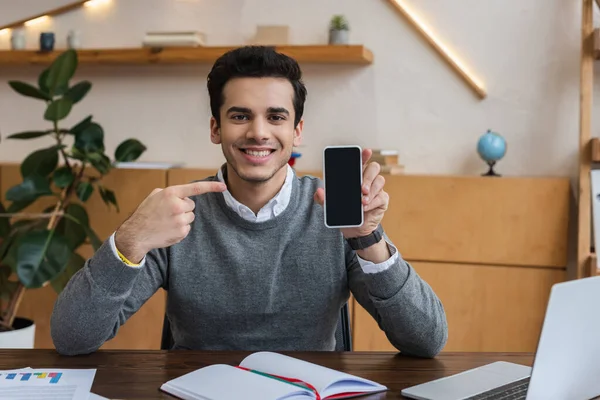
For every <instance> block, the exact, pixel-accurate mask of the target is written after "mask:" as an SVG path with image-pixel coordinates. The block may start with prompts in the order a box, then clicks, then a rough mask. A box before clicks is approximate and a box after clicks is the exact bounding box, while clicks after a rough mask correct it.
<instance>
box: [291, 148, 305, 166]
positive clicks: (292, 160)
mask: <svg viewBox="0 0 600 400" xmlns="http://www.w3.org/2000/svg"><path fill="white" fill-rule="evenodd" d="M300 157H302V154H301V153H298V152H295V151H293V152H292V155H291V157H290V160H289V161H288V164H289V165H290V167H294V165H296V159H298V158H300Z"/></svg>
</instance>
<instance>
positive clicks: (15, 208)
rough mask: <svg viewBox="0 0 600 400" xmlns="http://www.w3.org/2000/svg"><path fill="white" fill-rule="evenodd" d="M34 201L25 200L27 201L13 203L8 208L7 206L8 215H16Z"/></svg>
mask: <svg viewBox="0 0 600 400" xmlns="http://www.w3.org/2000/svg"><path fill="white" fill-rule="evenodd" d="M35 200H36V199H33V200H27V201H14V202H12V204H11V205H10V206H8V210H6V212H8V213H17V212H19V211H21V210H23V209H25V208H27V207H29V206H30V205H31V204H33V202H34V201H35Z"/></svg>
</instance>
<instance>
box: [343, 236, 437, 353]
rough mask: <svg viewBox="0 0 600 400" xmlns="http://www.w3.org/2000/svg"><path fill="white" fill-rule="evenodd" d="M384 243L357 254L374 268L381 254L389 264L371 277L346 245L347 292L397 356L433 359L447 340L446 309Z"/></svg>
mask: <svg viewBox="0 0 600 400" xmlns="http://www.w3.org/2000/svg"><path fill="white" fill-rule="evenodd" d="M386 241H388V242H389V239H387V236H385V235H384V238H383V239H382V240H381V241H380V242H379V243H378V244H375V245H373V246H371V247H372V248H371V247H369V248H367V249H364V250H357V251H358V252H360V254H361V258H363V259H364V260H366V261H371V262H373V263H377V264H380V263H381V262H384V261H383V257H385V255H388V257H387V258H386V260H393V261H392V262H391V265H389V266H388V267H386V268H385V269H382V270H375V271H377V272H372V273H367V272H365V269H363V268H362V267H361V265H360V262H359V259H358V257H357V253H356V252H355V251H354V250H352V249H351V248H350V246H349V245H348V244H346V264H347V265H348V275H349V277H348V279H349V285H350V290H351V291H352V294H353V295H354V297H355V298H356V300H357V301H358V303H359V304H360V305H361V306H362V307H363V308H365V309H366V310H367V311H368V312H369V314H370V315H371V316H372V317H373V318H374V319H375V321H377V324H378V325H379V328H380V329H381V330H382V331H383V332H385V334H386V336H387V338H388V340H389V341H390V342H391V343H392V345H393V346H394V347H396V348H397V349H398V350H399V351H401V352H402V353H404V354H407V355H413V356H418V357H434V356H436V355H437V354H438V353H439V352H440V351H441V350H442V348H443V347H444V346H445V344H446V341H447V339H448V325H447V321H446V314H445V311H444V307H443V306H442V303H441V302H440V300H439V299H438V297H437V296H436V294H435V293H434V292H433V290H432V289H431V287H430V286H429V285H428V284H427V282H425V281H424V280H423V279H421V277H419V275H418V274H417V273H416V271H415V270H414V269H413V268H412V266H410V264H408V263H407V262H406V261H404V260H403V259H402V257H401V256H400V255H399V254H398V253H397V250H396V249H395V248H394V247H393V246H388V245H387V243H386ZM382 246H384V247H383V248H382ZM390 247H391V248H390ZM392 253H394V254H392ZM390 255H391V257H390Z"/></svg>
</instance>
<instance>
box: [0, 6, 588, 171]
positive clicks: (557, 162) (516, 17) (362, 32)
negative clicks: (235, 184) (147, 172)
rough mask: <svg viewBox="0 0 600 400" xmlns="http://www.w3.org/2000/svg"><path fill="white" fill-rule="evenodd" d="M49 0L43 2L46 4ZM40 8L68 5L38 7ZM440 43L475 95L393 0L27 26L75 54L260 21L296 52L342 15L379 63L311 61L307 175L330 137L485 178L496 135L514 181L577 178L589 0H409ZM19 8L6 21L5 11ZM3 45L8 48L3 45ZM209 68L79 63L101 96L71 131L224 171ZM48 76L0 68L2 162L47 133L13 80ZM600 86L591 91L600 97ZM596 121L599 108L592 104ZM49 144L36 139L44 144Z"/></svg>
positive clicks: (414, 163)
mask: <svg viewBox="0 0 600 400" xmlns="http://www.w3.org/2000/svg"><path fill="white" fill-rule="evenodd" d="M30 3H36V2H34V1H31V0H29V1H20V2H19V3H17V2H15V1H13V0H0V10H2V11H0V24H2V23H7V22H10V21H11V20H13V19H16V18H21V17H25V16H27V15H28V14H29V13H30V12H31V11H32V10H31V4H30ZM37 3H42V2H37ZM43 3H44V7H42V9H39V8H38V10H35V12H39V11H43V9H44V8H46V7H48V8H52V7H53V6H54V5H56V4H64V3H66V1H65V0H44V2H43ZM408 3H412V4H414V9H415V11H417V12H418V13H419V14H421V15H422V17H423V19H424V20H426V21H429V23H430V25H431V26H432V28H433V29H434V30H435V31H436V32H438V33H439V36H440V37H442V38H443V39H444V40H445V42H446V44H447V45H448V46H449V47H451V48H453V49H454V50H455V51H456V53H458V54H459V55H461V58H462V59H463V61H464V62H465V63H466V64H467V65H469V66H470V68H471V69H472V70H473V71H474V72H475V73H476V75H477V76H478V77H479V78H480V79H481V80H482V81H483V82H484V83H485V85H486V88H487V90H488V97H487V98H486V99H484V100H480V99H479V98H477V97H476V96H475V95H474V94H473V92H472V91H471V90H470V89H469V88H468V87H467V86H466V85H465V84H464V83H463V81H462V80H460V79H459V78H458V77H457V76H456V74H455V73H454V71H452V70H451V69H450V68H449V67H448V66H447V65H446V64H445V63H444V62H443V61H442V60H441V58H439V57H438V55H437V54H436V53H435V52H434V51H433V50H432V49H431V48H430V47H429V46H428V45H427V44H426V42H425V41H424V40H422V39H421V37H420V36H419V35H418V34H417V33H416V32H415V31H414V30H413V29H412V28H411V26H410V25H409V24H408V23H407V22H406V21H405V20H404V19H402V18H401V17H400V16H399V15H398V14H396V13H395V12H394V10H393V9H392V7H391V6H390V5H389V4H388V3H387V1H386V0H302V1H295V0H294V1H292V0H220V1H214V0H185V1H184V0H113V4H112V5H110V6H109V7H107V8H103V9H99V10H95V11H92V10H90V9H82V10H79V11H75V12H72V13H69V14H65V15H63V16H60V17H57V18H54V19H52V20H51V21H50V22H49V23H47V24H45V25H44V26H41V27H35V28H33V27H32V28H28V32H29V46H30V47H36V46H37V35H38V34H39V31H40V30H41V29H43V30H53V31H55V32H56V33H57V36H58V39H59V42H58V45H59V47H64V46H65V37H66V34H67V32H68V30H69V29H72V28H75V29H79V30H80V31H81V32H82V34H83V38H84V39H83V40H84V45H85V46H86V47H93V48H99V47H121V46H125V47H127V46H137V45H139V43H140V41H141V38H142V36H143V34H144V32H145V31H147V30H159V29H161V30H172V29H177V30H189V29H197V30H200V31H203V32H205V33H206V35H207V42H208V44H209V45H238V44H243V43H245V41H246V40H248V39H249V38H250V37H251V36H252V35H253V33H254V29H255V26H256V25H257V24H287V25H289V26H290V27H291V32H292V33H291V36H292V37H291V40H292V42H293V43H295V44H305V43H324V42H326V40H327V24H328V20H329V18H330V17H331V15H332V14H335V13H344V14H346V15H347V17H348V19H349V21H350V24H351V28H352V32H351V41H352V42H353V43H363V44H365V45H367V46H368V47H369V48H370V49H371V50H372V51H373V53H374V56H375V62H374V64H373V65H371V66H367V67H356V66H315V65H305V66H304V72H305V81H306V84H307V86H308V93H309V94H308V102H307V105H306V114H305V121H306V122H305V140H304V144H305V147H303V148H302V149H301V151H302V152H303V153H304V156H303V158H302V159H300V160H299V164H298V168H301V169H316V168H320V167H321V158H320V157H321V149H322V148H323V146H325V145H327V144H334V143H358V144H361V145H363V146H371V147H385V148H396V149H398V150H400V154H401V159H402V162H403V163H404V164H405V165H406V169H407V172H409V173H442V174H479V173H481V172H482V171H485V166H484V165H483V163H482V162H481V161H480V160H479V159H478V156H477V154H476V151H475V147H476V142H477V139H478V137H479V136H480V135H481V134H482V133H484V132H485V131H486V130H487V129H488V128H490V129H493V130H495V131H497V132H499V133H501V134H502V135H504V136H505V137H506V139H507V141H508V152H507V155H506V158H505V159H504V160H503V161H502V162H501V163H500V165H499V168H498V170H499V171H500V172H501V173H503V174H506V175H567V176H574V175H575V174H576V165H577V146H578V129H579V128H578V120H579V52H580V36H579V34H580V12H581V11H580V4H579V3H580V2H568V1H564V0H527V1H522V0H487V1H480V0H462V1H460V2H456V1H447V0H410V1H408ZM8 9H10V12H8V13H5V12H4V11H5V10H8ZM8 46H9V44H8V37H7V36H4V37H0V47H1V48H8ZM209 68H210V66H209V65H187V66H121V67H114V66H111V67H101V66H85V67H82V68H81V69H80V71H78V74H77V79H90V80H91V81H92V82H93V84H94V87H93V89H92V92H91V93H90V94H89V95H88V97H87V98H86V99H85V100H84V101H83V102H82V103H80V104H78V105H77V106H76V107H75V108H74V110H73V112H72V115H71V116H70V117H69V118H68V120H67V124H71V123H74V122H76V121H77V120H79V119H81V118H83V117H85V116H86V115H87V114H89V113H92V114H94V116H95V118H96V119H97V120H98V121H99V122H100V123H101V124H102V125H103V126H104V128H105V131H106V144H107V147H108V150H109V151H111V152H112V151H113V149H114V147H115V146H116V144H118V143H119V142H120V141H121V140H123V139H125V138H128V137H137V138H140V139H141V140H142V141H143V142H144V143H146V144H147V145H148V148H149V149H148V151H147V153H146V154H145V155H144V157H143V160H146V161H178V162H179V161H182V162H185V163H186V164H187V165H188V166H197V167H214V166H216V165H218V164H219V163H220V162H222V160H223V158H222V155H221V152H220V149H219V148H218V147H216V146H214V145H212V144H211V143H210V141H209V139H208V134H209V132H208V121H209V116H210V113H209V106H208V96H207V94H206V88H205V78H206V75H207V73H208V71H209ZM38 72H39V68H37V67H11V68H7V67H5V66H2V67H1V68H0V135H2V138H3V140H2V142H1V143H0V160H2V161H18V160H20V159H21V158H22V157H23V156H24V155H25V154H27V153H28V152H29V151H31V150H32V148H33V147H32V143H23V142H15V141H7V140H4V137H5V136H6V135H7V134H10V133H13V132H16V131H22V130H32V129H43V128H45V126H46V125H45V123H44V121H43V119H42V114H43V106H42V104H41V103H38V102H36V101H35V100H32V99H25V98H22V97H20V96H19V95H17V94H15V93H14V92H12V91H11V90H10V88H9V87H8V85H7V84H6V81H8V80H9V79H21V80H27V81H35V79H36V77H37V73H38ZM596 93H597V91H596ZM597 111H598V112H600V109H598V108H597ZM38 145H39V143H38Z"/></svg>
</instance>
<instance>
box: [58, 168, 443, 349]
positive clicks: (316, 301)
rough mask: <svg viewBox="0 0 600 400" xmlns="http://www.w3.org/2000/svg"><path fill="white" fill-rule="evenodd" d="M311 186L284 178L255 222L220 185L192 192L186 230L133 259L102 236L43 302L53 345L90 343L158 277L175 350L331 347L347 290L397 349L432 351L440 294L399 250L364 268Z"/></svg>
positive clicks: (438, 343)
mask: <svg viewBox="0 0 600 400" xmlns="http://www.w3.org/2000/svg"><path fill="white" fill-rule="evenodd" d="M207 180H216V177H209V178H207ZM320 185H321V181H320V180H318V179H316V178H312V177H302V178H298V177H294V180H293V184H292V194H291V198H290V201H289V204H288V206H287V208H286V209H285V210H284V211H283V212H282V213H281V214H279V215H277V216H276V217H274V218H272V219H270V220H268V221H265V222H249V221H247V220H245V219H243V218H242V217H240V216H239V215H238V214H236V213H235V212H234V211H233V210H232V209H230V208H229V207H228V206H227V204H226V203H225V201H224V198H223V194H222V193H208V194H204V195H201V196H196V197H193V199H194V201H195V202H196V211H195V213H196V219H195V221H194V222H193V226H192V229H191V231H190V233H189V235H188V236H187V237H186V238H185V239H184V240H183V241H181V242H180V243H178V244H176V245H173V246H171V247H169V248H162V249H156V250H153V251H151V252H150V253H148V254H147V255H146V261H145V265H144V266H143V267H141V268H132V267H129V266H127V265H125V264H124V263H123V262H122V261H121V260H119V259H118V258H116V257H115V255H114V253H113V251H112V249H111V247H110V243H109V241H108V240H107V241H106V242H105V243H104V244H103V245H102V247H101V248H100V249H98V251H97V252H96V253H95V254H94V255H93V257H92V258H91V259H89V260H87V262H86V264H85V266H84V267H83V268H82V269H81V270H80V271H78V272H77V273H76V274H75V275H74V276H73V278H72V279H71V280H70V282H69V283H68V285H67V286H66V288H65V289H64V291H63V292H62V293H61V294H60V295H59V297H58V300H57V301H56V303H55V306H54V311H53V314H52V317H51V334H52V339H53V341H54V344H55V347H56V349H57V351H58V352H59V353H62V354H67V355H74V354H83V353H90V352H93V351H96V350H97V349H98V348H99V347H100V346H102V344H103V343H104V342H106V341H107V340H110V339H111V338H113V337H114V336H115V335H116V333H117V331H118V330H119V327H120V326H121V325H123V324H124V323H125V322H126V321H127V319H128V318H129V317H130V316H131V315H132V314H134V313H135V312H136V311H137V310H138V309H139V308H140V307H141V306H142V305H143V304H144V302H146V300H148V299H149V298H150V297H151V296H152V295H153V294H154V293H155V292H156V291H157V290H158V289H159V288H161V287H162V288H163V289H165V290H166V291H167V293H168V295H167V298H168V302H167V315H168V317H169V319H170V321H171V329H172V331H173V338H174V341H175V347H176V348H183V349H201V350H245V351H258V350H272V351H293V350H316V351H319V350H333V349H334V348H335V337H334V334H335V329H336V325H337V321H338V317H339V311H340V307H341V306H342V305H343V304H344V303H345V302H346V301H347V300H348V298H349V295H350V293H352V294H353V296H354V297H355V298H356V300H357V301H358V303H359V304H360V305H361V306H362V307H364V308H365V309H366V310H367V311H368V312H369V314H370V315H371V316H372V317H373V318H374V319H375V320H376V321H377V323H378V325H379V327H380V328H381V329H382V330H383V331H384V332H385V334H386V336H387V338H388V339H389V340H390V342H391V343H392V344H393V345H394V346H395V347H396V348H397V349H398V350H400V351H401V352H403V353H405V354H409V355H415V356H421V357H433V356H435V355H436V354H437V353H438V352H439V351H440V350H441V349H442V348H443V346H444V345H445V343H446V340H447V323H446V316H445V313H444V309H443V307H442V304H441V302H440V300H439V299H438V298H437V296H436V295H435V293H434V292H433V291H432V289H431V287H430V286H429V285H428V284H427V283H426V282H425V281H423V280H422V279H421V278H420V277H419V276H418V274H417V273H416V272H415V270H414V269H413V268H412V267H411V266H410V265H409V264H408V263H407V262H406V261H404V260H403V259H402V257H398V258H397V261H396V262H395V263H394V264H393V265H392V266H390V267H389V268H388V269H386V270H384V271H381V272H376V273H365V272H364V271H363V270H362V269H361V267H360V265H359V262H358V259H357V255H356V253H355V252H354V251H353V250H352V249H351V248H350V247H349V246H348V244H347V243H346V242H345V240H344V239H343V237H342V235H341V233H340V232H339V231H338V230H335V229H329V228H327V227H325V225H324V223H323V211H322V207H321V206H320V205H318V204H316V203H315V202H314V200H313V195H314V193H315V191H316V189H317V188H318V187H319V186H320ZM386 237H387V236H386ZM148 329H155V330H157V331H160V330H161V326H148Z"/></svg>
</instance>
